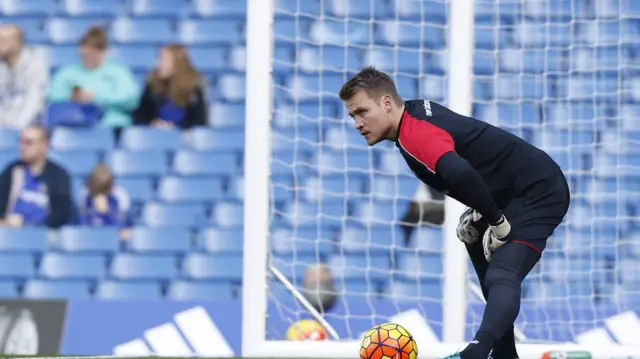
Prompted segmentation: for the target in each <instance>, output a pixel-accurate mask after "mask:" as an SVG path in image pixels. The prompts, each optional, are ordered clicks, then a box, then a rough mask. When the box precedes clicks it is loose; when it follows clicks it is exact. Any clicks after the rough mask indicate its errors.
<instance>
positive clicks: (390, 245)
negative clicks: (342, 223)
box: [338, 225, 405, 255]
mask: <svg viewBox="0 0 640 359" xmlns="http://www.w3.org/2000/svg"><path fill="white" fill-rule="evenodd" d="M404 243H405V238H404V233H403V231H402V230H401V228H400V227H399V226H395V225H387V226H375V227H364V226H355V225H350V226H348V227H345V228H343V229H342V231H341V232H340V234H339V235H338V244H339V245H340V249H339V251H340V253H345V254H368V253H371V254H382V255H384V254H388V253H389V251H393V250H394V249H398V248H403V247H404V246H405V244H404Z"/></svg>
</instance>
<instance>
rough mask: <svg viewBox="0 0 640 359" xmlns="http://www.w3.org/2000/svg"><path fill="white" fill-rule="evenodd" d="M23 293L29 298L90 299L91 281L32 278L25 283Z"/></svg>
mask: <svg viewBox="0 0 640 359" xmlns="http://www.w3.org/2000/svg"><path fill="white" fill-rule="evenodd" d="M23 295H24V297H25V298H28V299H88V298H89V296H90V293H89V283H87V282H84V281H71V280H53V281H52V280H40V279H31V280H29V281H28V282H27V283H26V284H25V286H24V294H23Z"/></svg>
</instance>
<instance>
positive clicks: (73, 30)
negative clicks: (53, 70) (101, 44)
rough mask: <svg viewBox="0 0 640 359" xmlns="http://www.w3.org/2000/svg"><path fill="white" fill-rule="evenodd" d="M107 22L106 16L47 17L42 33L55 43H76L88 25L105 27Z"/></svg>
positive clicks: (87, 28)
mask: <svg viewBox="0 0 640 359" xmlns="http://www.w3.org/2000/svg"><path fill="white" fill-rule="evenodd" d="M108 23H109V19H108V18H99V19H97V18H83V17H71V18H49V20H48V21H47V22H46V23H45V26H44V30H45V31H44V32H43V33H44V34H47V35H48V36H49V39H50V41H51V42H53V43H55V44H77V43H78V41H80V39H81V38H82V36H83V35H84V34H85V33H86V32H87V30H89V28H90V27H92V26H96V25H97V26H103V27H106V26H107V25H108Z"/></svg>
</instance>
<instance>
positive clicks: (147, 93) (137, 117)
mask: <svg viewBox="0 0 640 359" xmlns="http://www.w3.org/2000/svg"><path fill="white" fill-rule="evenodd" d="M157 111H158V108H157V106H156V103H155V101H153V98H152V95H151V89H150V88H149V86H148V85H147V86H145V88H144V92H143V93H142V97H140V102H139V103H138V108H137V109H136V110H135V111H134V112H133V123H134V124H135V125H149V124H150V123H151V121H153V120H154V119H155V118H156V117H157V115H156V113H157Z"/></svg>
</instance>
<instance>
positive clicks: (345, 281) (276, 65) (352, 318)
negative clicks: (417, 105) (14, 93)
mask: <svg viewBox="0 0 640 359" xmlns="http://www.w3.org/2000/svg"><path fill="white" fill-rule="evenodd" d="M453 1H454V2H455V0H453ZM474 3H475V16H474V21H473V22H474V27H473V29H474V34H475V45H474V46H473V48H474V50H473V71H472V72H473V74H472V75H471V76H472V86H473V87H472V93H473V99H472V101H473V106H472V108H473V110H472V115H474V117H476V118H478V119H480V120H483V121H487V122H489V123H492V124H494V125H497V126H500V127H502V128H504V129H507V130H509V131H511V132H513V133H515V134H517V135H518V136H520V137H522V138H523V139H525V140H527V141H529V142H531V143H533V144H534V145H536V146H539V147H540V148H542V149H544V150H546V151H547V152H548V153H549V154H550V155H551V156H552V157H553V158H554V159H556V161H557V162H558V163H559V164H560V166H561V167H562V168H563V170H564V171H565V174H566V176H567V178H568V179H569V182H570V187H571V192H572V208H571V210H570V212H569V213H568V215H567V217H566V220H565V223H564V224H563V225H562V226H561V227H560V228H559V229H558V230H557V231H556V233H555V234H554V236H553V238H552V239H551V240H550V241H549V243H548V246H547V249H546V251H545V254H544V259H543V260H542V261H541V263H539V264H538V265H537V266H536V268H535V269H534V270H533V272H532V273H531V274H530V276H529V277H528V278H527V280H526V281H525V283H523V298H524V299H523V303H522V308H521V314H520V316H519V318H518V321H517V324H516V326H517V330H518V337H519V339H520V340H522V342H523V343H538V344H539V343H545V344H544V345H541V346H537V347H536V348H538V349H539V350H538V349H537V350H538V351H533V352H532V353H538V352H542V351H545V350H548V349H553V348H555V347H554V346H552V345H550V344H551V343H574V344H579V345H587V346H589V347H595V348H597V349H601V350H602V351H604V352H606V351H607V348H611V347H616V348H617V347H618V346H620V345H624V346H627V347H634V346H635V348H636V349H637V348H640V339H638V338H640V337H638V336H637V332H638V330H640V320H638V317H637V316H636V310H638V309H640V290H639V289H638V288H640V287H639V286H638V285H639V284H640V269H639V268H640V266H638V258H639V256H640V242H639V241H638V238H639V237H638V236H637V234H638V233H639V232H638V231H637V228H638V226H637V224H635V223H634V220H635V216H636V215H637V211H638V209H639V208H640V207H639V205H638V203H640V202H638V200H639V199H640V196H639V195H640V175H639V174H638V169H639V167H640V144H639V143H638V141H639V140H640V105H638V101H639V100H640V77H639V74H640V71H639V70H640V65H639V64H640V40H639V39H640V5H639V4H638V3H637V2H636V1H635V0H476V1H475V2H474ZM273 10H274V14H273V40H274V45H273V46H274V47H273V54H272V55H273V56H272V59H271V61H270V64H271V65H270V69H271V70H272V76H271V82H272V84H271V92H272V95H273V108H272V112H271V114H272V115H271V125H270V137H271V142H270V143H271V145H270V147H271V148H270V155H269V158H270V161H269V163H270V165H269V167H270V171H271V172H270V178H269V197H270V200H269V234H268V239H267V241H268V243H267V248H268V261H267V263H268V265H269V267H270V268H272V269H274V270H273V271H271V270H265V273H264V275H265V277H267V284H268V285H267V288H266V293H263V294H261V296H257V297H256V298H255V300H262V299H265V300H266V301H267V303H268V304H267V307H266V309H265V310H266V325H265V328H264V330H263V328H259V329H257V331H258V332H261V331H262V332H261V333H262V334H263V335H264V340H265V341H267V342H269V341H282V340H286V332H287V329H288V328H289V327H290V326H291V325H292V324H294V323H297V322H299V321H300V320H303V319H316V320H320V321H321V322H322V324H323V325H325V326H326V327H327V328H328V333H329V337H330V338H329V339H330V340H332V341H333V342H332V343H322V344H314V343H310V342H307V344H300V343H297V344H294V343H285V342H279V343H280V344H279V345H280V346H278V347H277V348H278V350H279V351H278V353H265V354H267V355H271V356H275V355H276V354H277V355H280V354H282V355H285V354H287V352H288V351H289V349H287V348H288V346H287V345H291V346H295V347H296V348H297V349H296V353H295V354H291V355H294V356H295V355H298V356H300V355H303V354H305V356H314V355H317V356H331V355H338V356H348V357H351V356H353V355H356V351H355V350H356V349H357V344H356V346H355V347H353V346H348V347H347V346H344V347H341V346H340V344H338V343H343V342H345V341H346V342H349V343H351V344H350V345H353V343H355V341H357V340H360V339H361V335H362V333H363V332H364V331H366V330H367V329H369V328H370V327H371V326H373V325H375V324H379V323H382V322H387V321H393V322H397V323H400V324H403V325H405V326H406V327H407V328H408V329H409V330H410V331H411V332H412V333H413V334H414V336H416V337H417V338H418V340H419V343H420V344H422V347H421V355H423V354H424V356H425V357H437V356H438V355H440V354H447V353H444V352H446V351H448V350H451V352H455V351H456V350H458V349H461V347H460V346H459V345H460V343H463V342H464V341H468V340H470V339H471V338H472V336H473V333H474V332H475V330H476V329H477V328H478V326H479V324H480V320H481V318H482V310H483V303H482V298H480V297H479V296H478V287H477V280H476V279H475V273H474V272H473V269H472V267H471V266H470V264H469V269H468V271H467V272H456V273H450V272H448V271H445V270H443V263H444V262H443V261H444V258H445V252H444V248H445V244H446V242H447V241H450V240H455V239H454V238H451V237H446V235H445V233H450V229H451V228H449V232H447V227H446V226H445V225H443V215H444V208H445V206H444V205H443V203H444V202H443V198H442V197H439V195H438V194H437V193H432V192H431V191H430V190H428V189H426V188H424V187H422V185H421V184H420V183H419V182H418V181H417V180H416V179H415V178H414V176H413V175H412V173H411V172H410V170H409V169H408V167H407V166H406V164H405V163H404V161H403V159H402V158H401V157H400V155H399V152H398V151H397V149H395V147H394V146H393V145H394V144H393V143H381V144H378V145H377V146H375V147H368V146H367V145H366V143H365V141H364V139H363V138H362V137H361V136H360V135H359V134H358V133H357V131H356V130H355V129H354V126H353V121H352V120H351V119H350V118H349V117H348V115H347V114H346V111H345V109H344V106H343V105H342V103H341V102H340V100H339V98H338V91H339V89H340V87H341V85H342V84H343V83H344V82H345V81H346V80H347V79H348V78H349V77H350V76H352V75H353V74H355V73H356V72H357V71H358V70H360V69H361V68H362V67H364V66H366V65H375V66H376V67H377V68H378V69H380V70H383V71H385V72H387V73H389V74H390V75H391V76H392V77H393V78H394V80H395V81H396V84H397V87H398V90H399V92H400V95H401V96H402V97H403V98H405V99H412V98H425V99H429V100H432V101H435V102H440V103H443V104H445V105H446V104H448V103H450V99H449V96H448V93H449V92H448V90H447V89H448V87H449V86H450V78H449V76H448V75H449V74H450V71H451V69H452V68H454V67H455V66H456V61H455V59H450V58H449V56H448V49H449V48H450V46H451V43H452V42H454V41H469V39H460V38H450V37H449V33H450V31H451V27H450V25H451V23H450V19H451V13H450V12H451V0H275V1H274V9H273ZM248 61H250V62H251V61H256V59H248ZM261 61H266V60H261ZM250 81H251V79H249V82H250ZM249 101H251V99H249ZM425 141H428V139H425ZM265 150H266V148H265ZM248 200H250V198H249V199H248ZM250 205H251V204H250V202H247V204H246V206H250ZM447 224H448V225H450V223H449V222H447ZM245 240H252V241H254V240H255V241H260V240H263V238H248V239H245ZM247 248H248V247H247ZM460 253H461V255H465V256H466V254H465V252H464V251H461V252H460ZM465 261H467V260H466V259H465ZM318 266H320V267H321V268H322V266H324V267H323V268H326V269H328V271H329V273H326V272H324V271H323V270H322V269H318ZM245 273H246V271H245ZM460 273H463V275H464V276H463V277H457V275H459V274H460ZM283 278H286V280H282V279H283ZM314 278H316V279H315V280H314ZM317 278H320V279H317ZM465 278H466V279H465ZM461 280H464V281H466V282H467V284H466V285H467V288H468V290H467V295H466V297H465V296H464V295H462V296H459V297H452V296H451V295H448V296H447V294H446V293H444V292H443V288H444V285H445V283H446V282H447V281H461ZM327 283H330V284H327ZM245 284H246V283H245ZM292 289H294V290H292ZM244 293H245V295H246V293H247V292H246V291H245V292H244ZM333 294H335V295H333ZM301 298H302V300H300V299H301ZM245 300H247V299H246V298H245ZM252 300H253V297H252ZM446 305H449V306H451V305H454V306H458V307H459V308H460V311H461V312H466V316H465V320H464V322H463V323H459V325H461V326H463V327H464V336H463V337H462V336H461V337H460V338H459V341H460V343H458V342H456V343H442V341H443V327H444V326H446V325H449V324H452V323H443V308H444V307H445V306H446ZM309 306H311V307H314V308H316V309H317V310H318V312H319V316H318V315H317V314H318V313H313V310H309ZM245 323H246V321H245ZM245 330H246V328H245ZM333 335H335V336H337V337H338V338H337V339H336V338H331V337H332V336H333ZM245 338H246V337H245ZM438 343H440V344H438ZM447 344H450V345H447ZM305 345H306V346H305ZM425 345H426V346H425ZM627 347H625V348H627ZM273 348H276V347H273ZM305 348H307V349H305ZM336 348H353V353H352V354H350V353H349V352H346V353H344V354H343V355H340V354H336V353H342V351H341V350H342V349H336ZM431 348H440V349H441V352H442V353H440V352H438V353H439V354H433V352H430V349H431ZM442 348H444V349H442ZM540 348H542V349H540ZM561 348H569V347H566V346H565V347H561ZM576 348H580V346H576ZM350 350H351V349H350ZM291 353H293V352H291ZM329 353H332V354H329ZM524 357H526V356H524Z"/></svg>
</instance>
